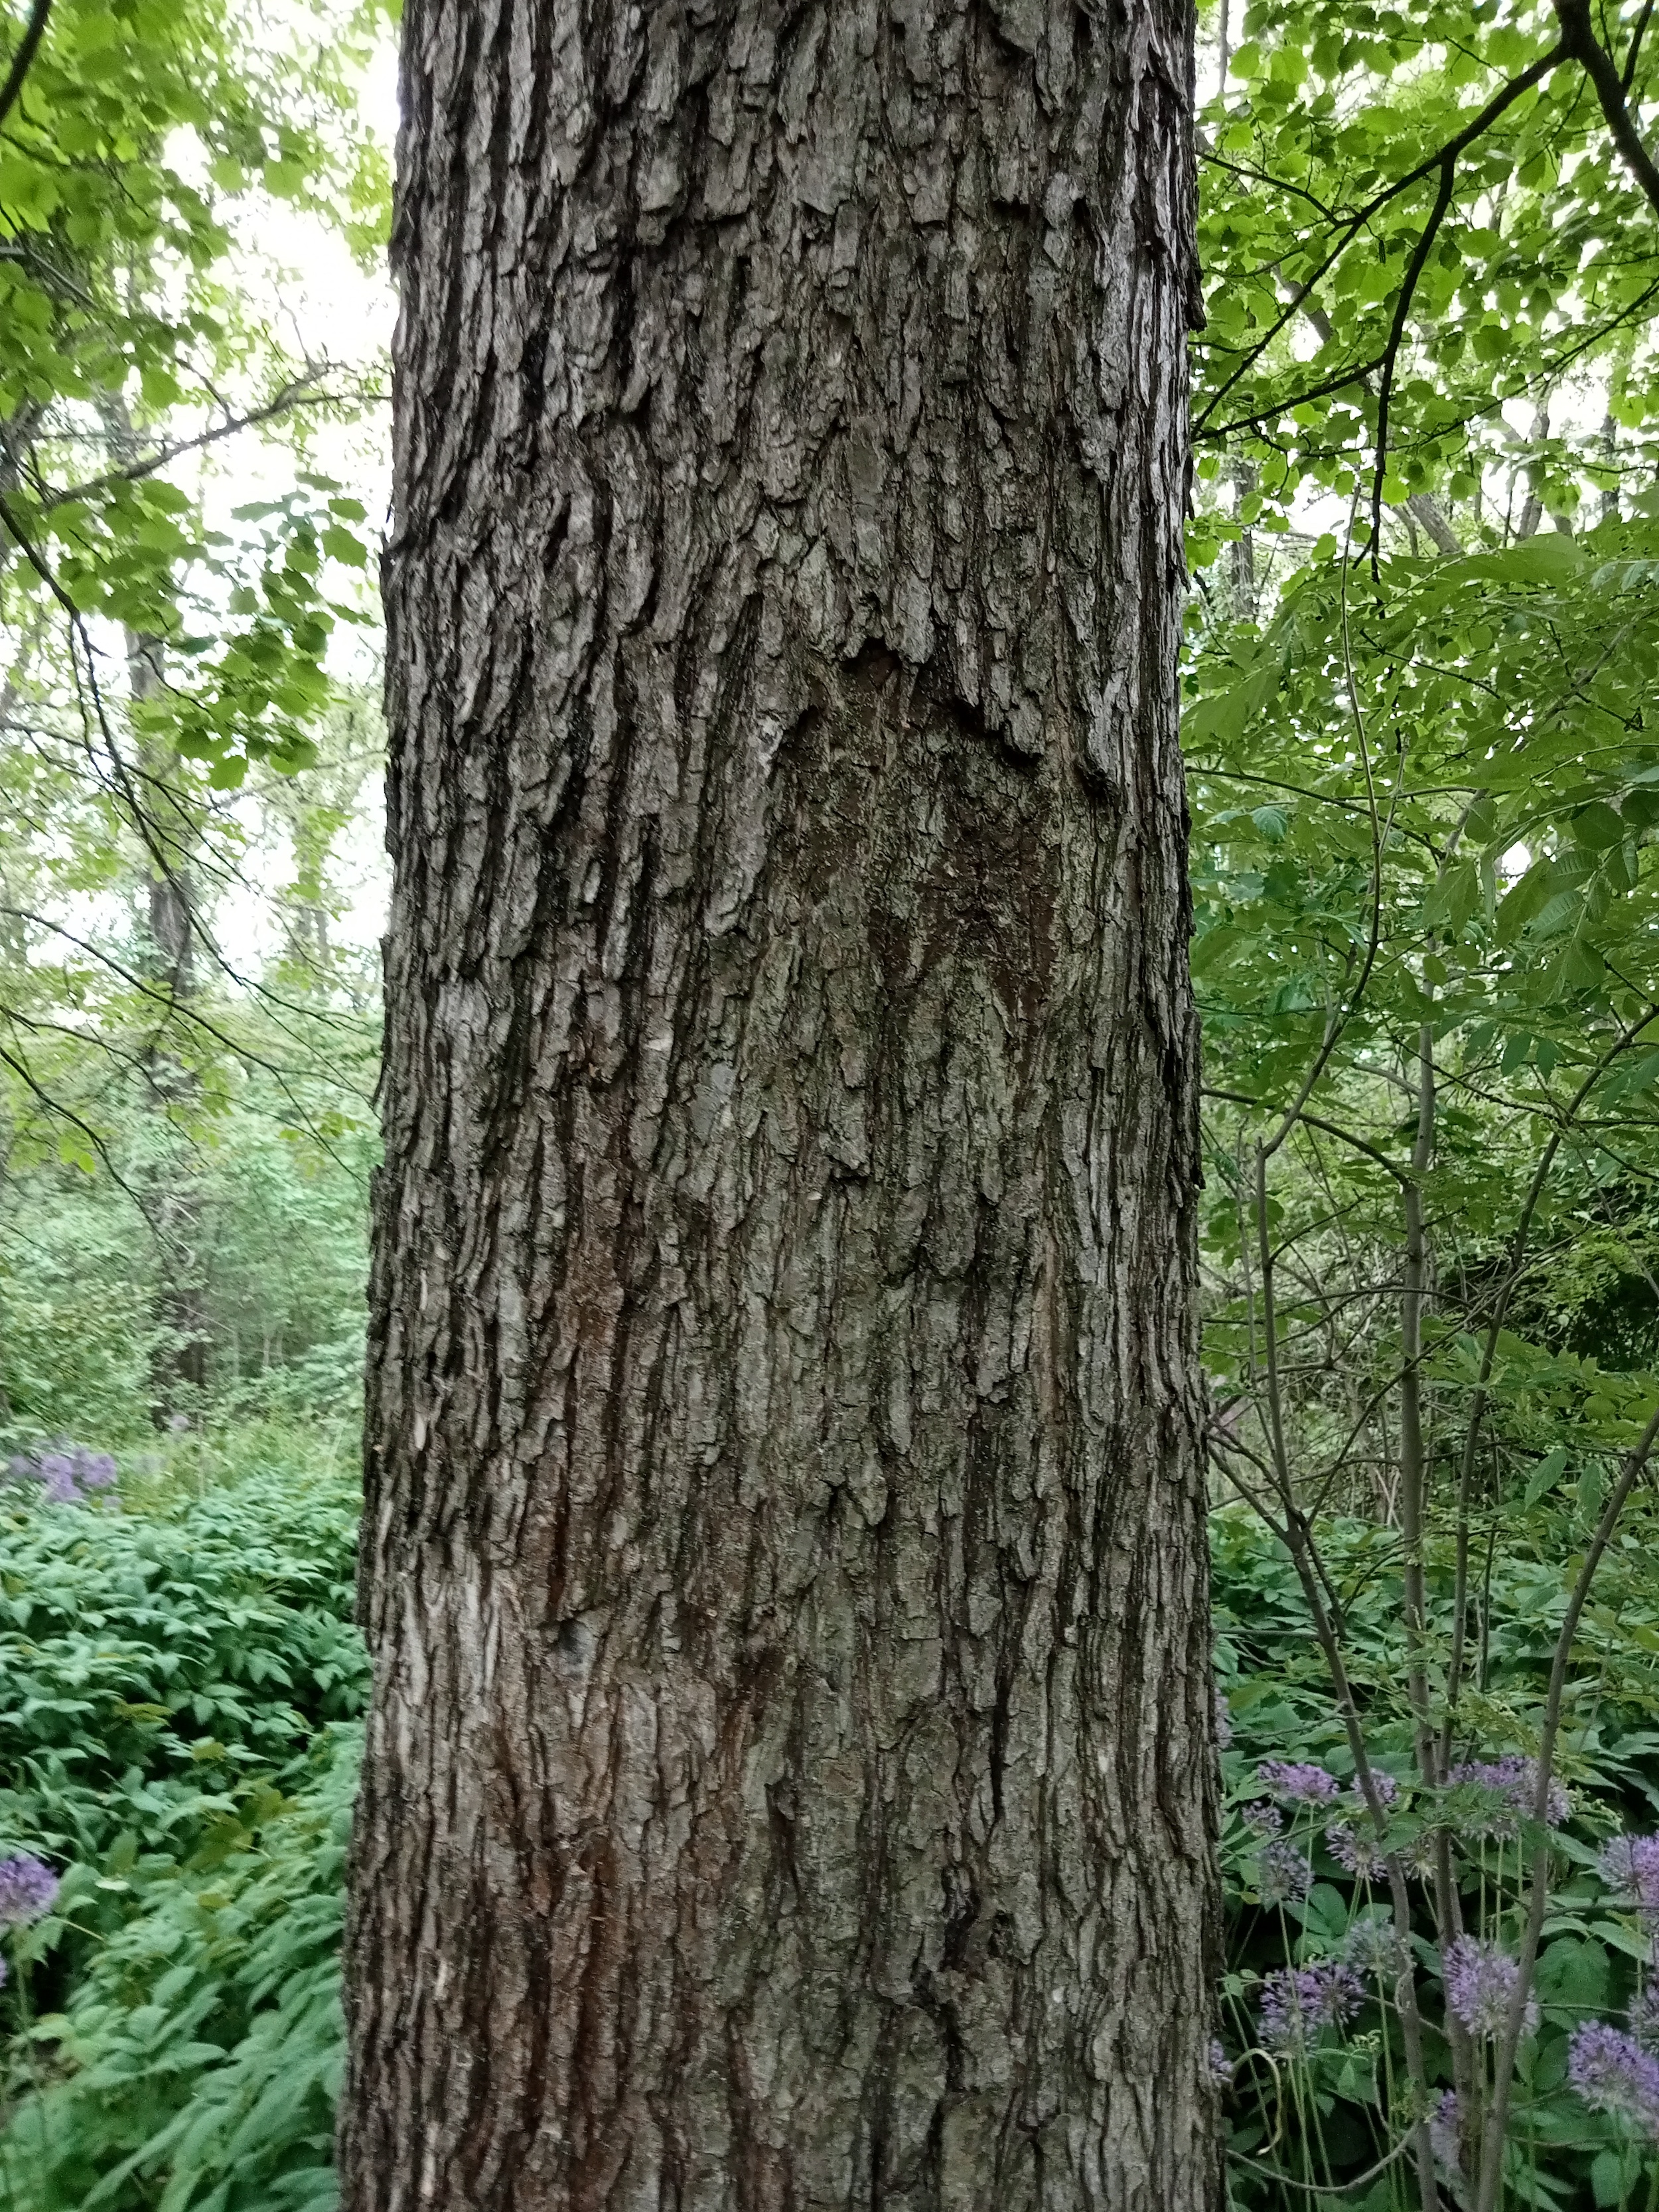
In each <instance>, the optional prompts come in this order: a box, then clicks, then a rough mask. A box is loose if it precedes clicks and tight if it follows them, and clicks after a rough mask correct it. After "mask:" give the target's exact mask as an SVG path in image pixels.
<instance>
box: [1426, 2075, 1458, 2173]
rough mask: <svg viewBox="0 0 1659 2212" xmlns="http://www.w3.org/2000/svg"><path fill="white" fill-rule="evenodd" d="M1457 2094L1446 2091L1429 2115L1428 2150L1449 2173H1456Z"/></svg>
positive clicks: (1452, 2091)
mask: <svg viewBox="0 0 1659 2212" xmlns="http://www.w3.org/2000/svg"><path fill="white" fill-rule="evenodd" d="M1458 2121H1459V2115H1458V2110H1457V2092H1456V2090H1455V2089H1448V2090H1447V2091H1446V2092H1445V2093H1444V2095H1443V2097H1442V2098H1441V2100H1440V2101H1439V2103H1438V2104H1437V2106H1435V2108H1434V2110H1433V2111H1432V2112H1431V2113H1430V2114H1429V2148H1430V2149H1431V2151H1432V2152H1433V2153H1434V2154H1435V2156H1436V2157H1437V2159H1438V2160H1439V2161H1440V2163H1441V2165H1442V2166H1444V2167H1445V2168H1446V2169H1447V2171H1448V2172H1451V2173H1455V2172H1456V2171H1457V2136H1458Z"/></svg>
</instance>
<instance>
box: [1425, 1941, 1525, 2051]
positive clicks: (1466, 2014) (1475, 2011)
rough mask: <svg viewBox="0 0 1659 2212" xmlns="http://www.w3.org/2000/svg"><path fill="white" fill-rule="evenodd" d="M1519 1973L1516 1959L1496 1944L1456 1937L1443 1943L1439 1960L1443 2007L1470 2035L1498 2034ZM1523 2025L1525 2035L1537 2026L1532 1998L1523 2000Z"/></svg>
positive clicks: (1507, 2012)
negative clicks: (1444, 1986)
mask: <svg viewBox="0 0 1659 2212" xmlns="http://www.w3.org/2000/svg"><path fill="white" fill-rule="evenodd" d="M1520 1972H1521V1967H1520V1963H1519V1961H1518V1960H1514V1959H1511V1958H1510V1954H1509V1953H1508V1952H1507V1951H1500V1950H1499V1949H1498V1946H1497V1944H1495V1943H1483V1942H1480V1940H1479V1939H1478V1938H1477V1937H1475V1936H1459V1937H1458V1938H1457V1940H1456V1942H1453V1943H1449V1944H1448V1945H1447V1946H1446V1948H1445V1952H1444V1954H1443V1958H1442V1961H1441V1978H1442V1980H1443V1982H1444V1984H1445V1985H1446V2008H1447V2010H1448V2011H1449V2012H1450V2013H1452V2014H1454V2015H1455V2016H1456V2018H1457V2019H1459V2020H1461V2021H1462V2023H1463V2025H1464V2027H1466V2028H1468V2032H1469V2033H1470V2034H1471V2035H1474V2036H1481V2037H1492V2036H1496V2035H1500V2034H1501V2033H1503V2029H1504V2022H1505V2021H1506V2020H1507V2019H1508V2018H1509V2013H1510V2004H1511V2003H1512V2002H1513V2001H1514V1997H1515V1990H1516V1982H1517V1980H1518V1979H1519V1977H1520ZM1523 2025H1524V2027H1525V2028H1526V2032H1527V2033H1528V2035H1530V2034H1531V2033H1532V2032H1533V2030H1534V2028H1535V2027H1537V2025H1538V2000H1537V1998H1536V1997H1530V1996H1529V1997H1528V1999H1527V2009H1526V2015H1525V2019H1524V2022H1523Z"/></svg>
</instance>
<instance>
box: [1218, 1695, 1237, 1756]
mask: <svg viewBox="0 0 1659 2212" xmlns="http://www.w3.org/2000/svg"><path fill="white" fill-rule="evenodd" d="M1215 1741H1216V1749H1217V1750H1218V1751H1227V1750H1229V1749H1231V1746H1232V1741H1233V1717H1232V1714H1231V1711H1230V1710H1229V1708H1228V1705H1227V1699H1226V1695H1225V1692H1223V1691H1220V1690H1218V1691H1217V1692H1216V1693H1215Z"/></svg>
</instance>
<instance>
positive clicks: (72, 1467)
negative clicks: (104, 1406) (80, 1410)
mask: <svg viewBox="0 0 1659 2212" xmlns="http://www.w3.org/2000/svg"><path fill="white" fill-rule="evenodd" d="M6 1474H7V1477H8V1479H9V1480H10V1481H12V1482H38V1483H39V1484H40V1486H41V1489H42V1490H43V1491H44V1492H45V1493H46V1497H47V1498H48V1499H49V1500H50V1501H51V1503H52V1504H54V1505H82V1504H85V1502H86V1500H87V1499H88V1498H89V1497H90V1496H91V1495H92V1493H93V1492H94V1491H98V1490H107V1489H108V1488H109V1486H110V1485H111V1483H112V1482H113V1481H114V1480H115V1475H116V1467H115V1458H114V1455H113V1454H112V1453H111V1452H100V1451H94V1450H93V1449H92V1448H91V1446H90V1445H89V1444H75V1443H70V1441H69V1439H68V1438H67V1437H59V1438H58V1442H57V1443H50V1444H38V1445H36V1447H35V1448H34V1449H33V1451H27V1452H17V1453H15V1454H14V1455H13V1456H12V1457H11V1458H10V1459H9V1461H8V1462H6Z"/></svg>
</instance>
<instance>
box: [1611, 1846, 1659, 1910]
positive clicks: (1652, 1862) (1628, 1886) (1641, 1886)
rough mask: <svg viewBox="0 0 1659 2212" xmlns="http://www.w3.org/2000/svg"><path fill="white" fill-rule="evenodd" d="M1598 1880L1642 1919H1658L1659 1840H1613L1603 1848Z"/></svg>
mask: <svg viewBox="0 0 1659 2212" xmlns="http://www.w3.org/2000/svg"><path fill="white" fill-rule="evenodd" d="M1601 1879H1602V1881H1604V1882H1606V1884H1607V1887H1608V1888H1609V1889H1611V1890H1616V1891H1617V1892H1618V1893H1619V1896H1620V1899H1621V1900H1625V1901H1627V1902H1628V1903H1630V1904H1632V1905H1634V1906H1635V1907H1636V1909H1637V1911H1638V1912H1640V1913H1642V1914H1643V1915H1644V1917H1654V1918H1656V1919H1659V1836H1615V1837H1613V1840H1612V1841H1611V1842H1610V1843H1607V1844H1603V1845H1602V1847H1601Z"/></svg>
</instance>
